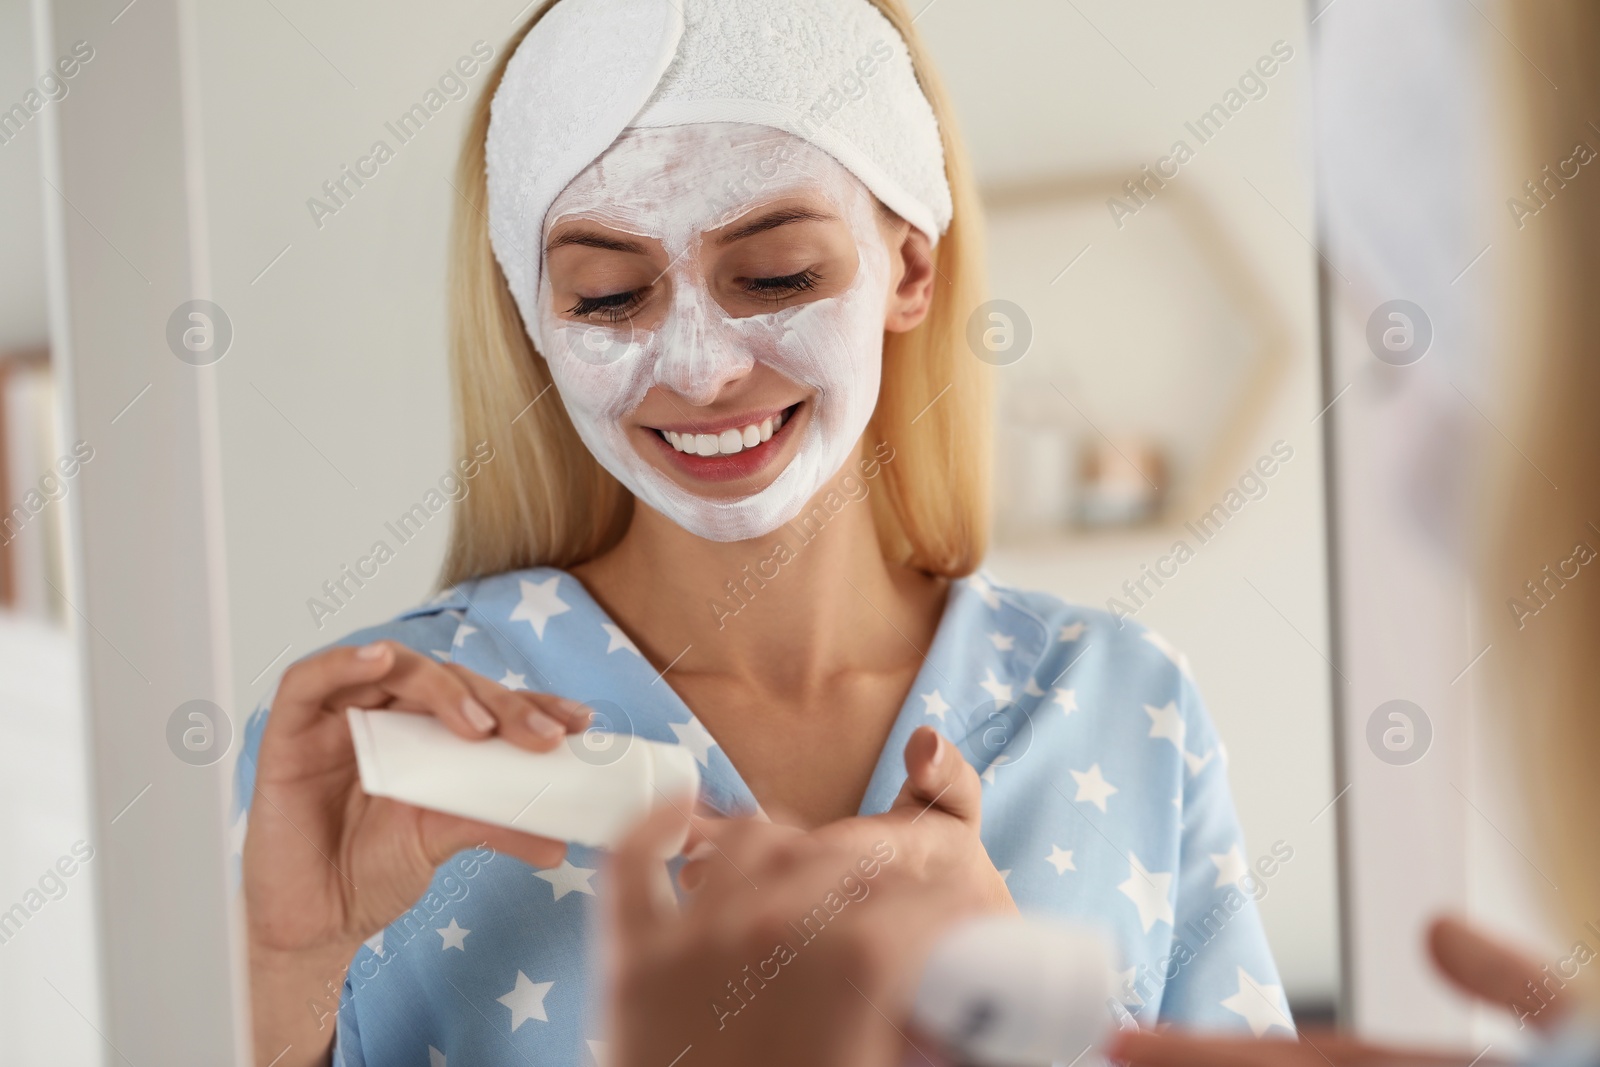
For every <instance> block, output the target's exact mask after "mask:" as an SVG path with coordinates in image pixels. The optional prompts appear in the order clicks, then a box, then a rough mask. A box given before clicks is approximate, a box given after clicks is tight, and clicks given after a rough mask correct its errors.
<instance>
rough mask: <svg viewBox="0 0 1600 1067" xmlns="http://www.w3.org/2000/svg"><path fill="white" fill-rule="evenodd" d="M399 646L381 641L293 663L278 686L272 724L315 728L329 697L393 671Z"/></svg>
mask: <svg viewBox="0 0 1600 1067" xmlns="http://www.w3.org/2000/svg"><path fill="white" fill-rule="evenodd" d="M396 647H397V646H395V645H393V644H391V643H389V642H387V641H378V642H374V643H373V644H370V645H362V646H360V647H359V648H349V647H341V648H332V649H329V650H327V651H326V652H321V653H318V654H317V655H315V656H309V657H307V658H306V659H303V660H300V661H298V662H296V663H292V664H290V665H289V667H288V669H287V670H285V671H284V672H283V679H282V680H281V681H280V682H279V683H278V693H277V697H276V698H275V699H274V701H273V709H272V717H271V720H270V721H271V722H272V723H273V724H275V728H276V729H277V730H278V731H280V732H281V731H285V730H287V731H290V732H299V730H301V729H304V728H306V727H310V726H314V725H315V724H316V723H318V722H320V721H321V719H322V716H323V705H324V702H325V700H326V698H327V697H328V695H329V694H331V693H336V692H338V691H339V690H341V689H352V688H356V687H360V686H366V685H372V684H375V683H377V682H378V681H379V680H380V679H381V678H383V677H384V676H385V675H387V674H388V673H389V672H390V671H391V670H393V669H394V658H395V650H396Z"/></svg>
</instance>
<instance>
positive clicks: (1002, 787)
mask: <svg viewBox="0 0 1600 1067" xmlns="http://www.w3.org/2000/svg"><path fill="white" fill-rule="evenodd" d="M378 638H387V639H390V640H393V641H397V642H400V643H401V644H404V645H406V646H408V647H411V648H414V649H417V650H419V651H424V652H431V653H433V654H435V655H437V656H438V657H439V658H440V659H443V660H445V661H447V662H454V663H459V664H462V665H464V666H466V667H468V668H470V669H472V670H474V671H476V672H478V673H479V674H482V675H483V676H485V677H487V678H492V679H498V680H499V681H500V682H501V684H502V685H506V686H508V687H514V688H519V689H523V688H526V689H532V690H535V691H539V692H552V693H556V694H558V695H561V696H566V697H571V698H574V699H576V700H581V701H584V702H590V703H593V702H601V701H603V702H605V703H606V704H608V705H610V707H609V709H607V710H606V714H607V717H608V723H609V722H611V720H613V719H615V720H617V721H616V722H614V723H612V725H614V726H615V728H616V729H618V730H620V731H622V732H632V733H635V734H638V735H639V736H642V737H647V738H650V739H651V740H655V741H662V742H667V743H674V744H681V745H683V746H685V747H686V748H688V749H690V750H691V751H692V752H693V753H694V756H695V759H696V760H697V761H698V762H699V763H700V765H701V767H702V772H703V777H704V789H703V791H702V800H703V801H704V802H705V803H707V804H708V805H709V806H711V807H712V808H714V809H716V810H718V811H722V812H725V813H729V814H750V813H753V812H754V811H756V810H757V805H756V802H755V798H754V797H753V796H752V795H751V794H750V790H749V787H748V786H746V785H745V783H744V780H743V779H742V778H741V777H740V775H739V772H738V770H737V769H736V768H735V767H734V766H733V765H732V763H730V762H729V760H728V758H727V756H726V755H725V754H724V753H723V751H722V749H721V748H720V747H719V746H718V745H717V742H716V738H715V737H713V736H712V734H711V733H710V731H708V730H707V729H706V727H705V726H704V725H703V724H702V723H701V722H700V720H699V719H697V718H695V716H694V715H693V713H692V712H691V711H690V710H689V708H688V707H686V706H685V705H684V703H683V701H682V700H681V699H679V697H678V696H677V694H676V693H675V692H674V691H673V690H672V687H671V685H670V681H669V679H668V678H661V677H660V676H659V675H658V673H657V672H658V670H659V669H660V668H661V667H662V666H665V664H652V663H650V662H649V661H647V660H646V659H645V658H644V657H643V656H642V655H640V654H639V651H638V648H637V647H636V646H635V644H634V642H633V641H632V639H631V638H630V637H629V636H628V635H627V633H626V632H625V631H624V630H623V629H622V628H621V627H620V626H619V625H617V623H616V622H615V621H613V620H612V619H611V618H610V617H608V616H607V615H606V614H605V612H604V611H603V610H602V609H601V608H600V606H599V605H598V604H597V603H595V601H594V599H593V598H592V597H590V596H589V594H588V592H587V591H586V590H585V589H584V588H583V586H582V585H581V584H580V583H579V582H578V581H577V579H575V578H573V577H572V576H571V575H570V574H567V573H566V572H564V571H560V570H556V569H553V568H548V567H541V568H536V569H533V570H526V571H518V572H512V573H509V574H501V575H496V576H493V577H490V578H484V579H479V580H477V581H473V582H469V583H466V584H464V585H463V586H461V587H459V588H456V589H452V590H449V591H447V592H446V593H444V594H442V595H441V596H439V597H436V598H434V600H433V601H431V602H430V603H429V604H427V605H425V606H423V607H420V608H417V609H415V610H413V611H410V612H407V613H405V614H403V615H401V616H400V617H399V618H398V619H396V620H394V621H393V622H390V623H387V624H384V625H382V626H377V627H373V628H371V629H368V630H364V631H362V632H360V633H356V634H352V635H350V636H349V637H348V638H346V639H345V640H344V641H342V642H340V643H341V644H347V645H349V644H361V643H365V642H368V641H372V640H375V639H378ZM926 659H927V662H926V664H925V665H924V666H923V668H922V671H921V674H920V675H919V676H918V678H917V679H916V680H915V682H914V683H913V685H912V687H911V689H910V691H909V693H907V695H906V700H905V704H904V706H903V707H902V708H901V710H900V713H899V716H898V718H897V719H896V721H895V723H894V725H893V728H892V729H891V730H890V732H889V737H888V740H887V742H886V743H885V746H884V749H883V751H882V753H881V754H880V756H879V759H878V762H877V766H876V769H875V770H874V772H873V775H872V779H871V782H870V783H869V785H868V788H867V793H866V797H865V799H864V800H863V802H862V806H861V811H862V813H863V814H873V813H877V812H882V811H884V810H886V809H887V808H888V807H889V805H890V803H891V802H892V801H893V799H894V797H895V794H896V793H897V792H898V791H899V789H900V786H901V784H902V783H903V782H904V779H905V768H904V764H903V762H902V760H901V752H902V750H903V749H904V747H905V743H906V740H907V738H908V737H909V736H910V734H911V732H912V731H913V730H915V729H916V728H917V727H919V726H922V725H931V726H933V727H934V728H935V729H937V730H939V731H940V732H941V733H943V734H944V735H945V736H947V737H949V738H950V739H951V740H952V741H954V742H956V743H957V746H958V748H959V749H960V751H961V752H962V754H963V755H964V756H965V757H966V758H967V759H968V760H969V761H970V762H972V763H973V764H974V766H975V767H976V769H977V770H978V771H979V772H980V775H981V777H982V779H983V783H984V784H983V791H984V792H983V802H984V819H983V842H984V845H985V847H986V848H987V849H988V851H989V855H990V857H991V858H992V859H993V861H994V863H995V866H996V867H997V868H1000V869H1001V870H1003V871H1005V872H1006V883H1007V885H1008V886H1009V887H1010V890H1011V893H1012V895H1013V896H1014V897H1015V898H1016V901H1017V903H1018V905H1019V906H1020V907H1021V908H1022V910H1023V911H1024V912H1037V913H1040V914H1047V915H1054V916H1059V917H1063V918H1068V919H1074V920H1078V921H1083V922H1088V923H1092V924H1094V925H1096V926H1099V927H1100V928H1101V929H1103V930H1104V931H1106V933H1107V934H1108V935H1109V936H1110V938H1111V939H1112V942H1113V944H1115V945H1116V946H1117V952H1118V955H1119V959H1118V960H1117V969H1118V971H1119V972H1120V975H1119V981H1118V989H1119V993H1118V997H1117V1000H1118V1001H1119V1002H1120V1004H1119V1005H1118V1006H1116V1007H1115V1011H1118V1012H1121V1011H1124V1010H1125V1011H1127V1012H1131V1013H1132V1014H1133V1017H1134V1018H1135V1019H1136V1020H1137V1021H1138V1022H1139V1023H1140V1024H1141V1025H1145V1026H1150V1025H1154V1024H1155V1023H1156V1022H1158V1021H1159V1022H1177V1023H1183V1024H1187V1025H1190V1026H1199V1027H1211V1028H1230V1029H1237V1030H1240V1031H1243V1032H1250V1033H1255V1034H1263V1033H1266V1032H1267V1031H1268V1030H1273V1029H1274V1028H1276V1030H1277V1031H1279V1032H1288V1028H1289V1027H1291V1026H1292V1023H1291V1022H1290V1020H1289V1018H1288V1006H1287V1003H1286V1002H1285V1000H1284V997H1283V990H1282V987H1281V984H1280V980H1279V978H1278V972H1277V969H1276V967H1275V966H1274V964H1273V961H1272V956H1271V953H1270V952H1269V950H1268V948H1267V944H1266V938H1265V936H1264V934H1263V933H1262V929H1261V921H1260V917H1259V915H1258V914H1257V912H1256V907H1255V903H1254V901H1252V900H1251V899H1250V896H1249V894H1248V893H1246V892H1244V891H1243V890H1242V886H1248V885H1249V884H1250V880H1249V879H1248V878H1247V877H1246V875H1247V874H1248V873H1249V866H1248V857H1249V856H1250V853H1249V851H1248V850H1247V849H1246V848H1245V846H1244V843H1243V841H1242V838H1241V835H1240V832H1239V826H1238V820H1237V818H1236V816H1235V814H1234V810H1233V801H1232V798H1231V796H1230V794H1229V791H1228V783H1227V765H1226V755H1225V750H1224V749H1223V746H1222V744H1221V741H1220V739H1219V738H1218V737H1217V735H1216V731H1215V729H1214V728H1213V727H1212V725H1211V720H1210V718H1209V716H1208V715H1207V714H1206V711H1205V708H1204V706H1203V705H1202V703H1201V701H1200V697H1199V694H1198V692H1197V691H1196V690H1195V687H1194V683H1193V680H1192V678H1191V677H1190V665H1189V663H1188V660H1187V659H1186V658H1185V657H1184V656H1183V654H1182V653H1181V652H1178V651H1177V650H1176V649H1175V648H1173V647H1172V646H1171V645H1170V644H1169V643H1168V642H1166V641H1165V640H1163V639H1162V638H1160V637H1159V636H1157V635H1154V634H1152V633H1150V632H1149V631H1148V630H1146V629H1144V628H1143V627H1142V626H1140V625H1138V624H1137V623H1135V622H1131V621H1129V622H1125V623H1124V624H1123V625H1122V626H1121V627H1119V626H1118V625H1117V622H1116V620H1114V619H1112V618H1111V617H1110V616H1108V615H1105V614H1104V613H1101V612H1098V611H1094V610H1091V609H1087V608H1082V607H1077V606H1073V605H1069V604H1065V603H1063V602H1061V601H1060V600H1057V599H1056V598H1054V597H1051V596H1048V595H1046V594H1042V593H1030V592H1024V591H1019V590H1016V589H1011V588H1008V587H1006V586H1004V585H1003V584H1001V583H998V582H996V581H994V580H993V579H991V578H987V577H985V576H982V575H974V576H973V577H971V578H967V579H964V580H962V581H958V582H954V583H952V585H951V588H950V596H949V600H948V603H947V604H946V607H945V611H944V616H943V618H942V620H941V622H940V625H939V628H938V631H937V633H936V634H935V636H934V641H933V644H932V646H931V647H930V648H929V649H927V650H926ZM268 702H269V703H270V698H269V701H268ZM619 711H620V713H621V714H620V715H619V714H618V712H619ZM265 720H266V710H265V707H263V708H262V709H259V710H257V712H256V713H255V714H254V715H252V716H251V717H250V720H249V722H248V723H247V724H246V726H245V730H244V747H243V754H242V757H241V759H240V762H239V767H238V773H237V775H236V777H235V814H236V821H235V823H234V827H235V831H234V833H233V834H232V835H231V837H232V839H233V842H234V849H235V864H236V867H235V870H236V871H237V862H238V860H237V853H238V851H239V849H240V847H241V846H242V843H243V835H242V833H240V832H239V831H240V830H241V829H242V828H243V823H244V818H245V816H246V815H247V809H248V801H249V800H250V798H251V796H252V793H253V785H254V779H255V764H254V760H255V754H256V752H257V750H258V748H259V745H260V741H261V731H262V728H263V726H264V725H265ZM995 738H999V740H998V741H995V740H994V739H995ZM602 868H603V862H602V857H601V855H600V854H599V853H598V852H597V851H595V850H593V849H585V848H579V847H573V848H571V849H569V850H568V854H567V857H566V859H565V860H563V861H562V862H561V863H560V864H559V865H558V866H556V867H554V868H551V869H549V870H543V871H534V870H532V869H531V868H529V867H527V866H526V865H525V864H523V863H521V862H520V861H518V860H516V859H513V858H511V857H510V856H504V855H499V854H496V853H493V852H489V851H488V850H481V851H480V850H469V851H467V852H462V853H458V854H457V855H456V856H455V857H452V858H451V859H450V860H449V861H447V862H446V864H445V865H443V866H442V867H441V868H440V869H439V871H438V873H437V874H436V875H435V877H434V880H433V883H432V885H430V886H429V889H428V892H427V893H426V894H425V895H424V896H423V898H422V899H421V900H420V901H419V902H418V903H417V905H416V906H415V907H414V908H413V909H412V910H411V911H410V912H408V913H407V914H405V915H403V916H401V917H400V918H399V919H397V920H396V921H395V922H393V923H391V924H390V925H389V926H388V927H387V928H386V929H385V930H382V931H379V932H378V933H377V934H376V935H374V936H373V937H372V938H371V939H369V940H368V942H367V943H366V944H365V945H363V946H362V947H361V948H360V949H358V950H357V951H356V954H355V957H354V958H353V959H352V961H351V966H350V970H349V975H348V977H347V979H346V982H345V987H344V991H343V995H342V1000H341V1005H340V1010H339V1013H338V1016H337V1019H338V1025H337V1031H336V1033H337V1036H336V1043H335V1058H334V1063H335V1064H336V1065H339V1067H358V1065H360V1067H364V1065H372V1067H378V1065H387V1064H391V1063H428V1064H429V1065H430V1067H434V1065H445V1064H450V1063H454V1064H468V1063H505V1062H518V1061H521V1060H527V1061H529V1062H537V1063H540V1064H558V1065H571V1067H592V1065H593V1064H594V1063H595V1062H596V1059H595V1056H596V1054H597V1053H596V1051H595V1050H603V1047H604V1045H603V1043H604V1041H605V1039H606V1035H605V1033H604V1031H603V1023H602V1016H601V1005H600V1004H599V1003H598V1000H597V998H598V995H599V985H598V983H597V980H596V973H595V966H594V962H593V960H592V958H591V954H590V953H591V951H592V947H593V940H594V934H595V930H594V924H595V922H596V917H597V909H598V907H599V899H600V898H601V897H602V896H604V894H605V892H606V886H605V880H604V874H603V870H602ZM469 935H470V936H469ZM419 937H421V940H420V941H419V940H418V938H419ZM1107 1010H1108V1011H1112V1010H1113V1006H1112V1005H1108V1006H1107Z"/></svg>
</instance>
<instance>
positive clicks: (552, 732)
mask: <svg viewBox="0 0 1600 1067" xmlns="http://www.w3.org/2000/svg"><path fill="white" fill-rule="evenodd" d="M524 721H525V722H527V724H528V729H530V730H532V731H533V732H534V733H536V734H538V735H539V736H540V737H542V738H544V739H545V740H546V741H551V740H554V739H555V738H557V737H563V736H565V735H566V732H567V731H566V730H564V729H562V728H561V724H560V723H558V722H556V721H555V720H554V719H552V718H551V717H550V716H548V715H546V714H545V713H544V712H542V711H530V712H528V717H527V719H526V720H524Z"/></svg>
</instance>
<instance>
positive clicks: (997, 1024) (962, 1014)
mask: <svg viewBox="0 0 1600 1067" xmlns="http://www.w3.org/2000/svg"><path fill="white" fill-rule="evenodd" d="M1116 1000H1117V997H1116V980H1115V976H1114V973H1113V971H1112V969H1111V950H1110V947H1109V945H1108V944H1107V943H1106V940H1105V938H1104V937H1103V936H1102V935H1100V934H1099V933H1098V932H1097V931H1095V930H1092V929H1089V928H1087V927H1082V926H1074V925H1071V924H1067V923H1063V922H1059V921H1056V920H1049V919H1044V918H1040V917H1038V916H1032V917H1023V916H1020V915H984V916H979V917H975V918H972V919H968V920H966V921H964V922H962V923H959V924H958V925H956V926H954V927H952V928H951V929H950V931H949V932H948V933H946V934H945V935H944V936H943V937H941V938H940V939H939V941H938V943H937V944H936V945H935V946H934V949H933V953H932V954H931V955H930V956H929V957H928V961H927V963H925V964H924V965H923V968H922V980H921V984H920V985H919V986H918V988H917V995H916V1000H915V1002H914V1004H913V1007H912V1019H913V1020H914V1021H915V1023H916V1025H917V1029H918V1030H920V1031H922V1032H923V1033H926V1034H929V1035H931V1036H933V1037H935V1038H937V1039H939V1040H940V1041H941V1042H942V1043H943V1044H944V1046H945V1048H946V1050H948V1051H949V1052H951V1053H952V1054H954V1056H955V1058H956V1061H957V1062H960V1063H971V1064H981V1065H983V1067H1039V1065H1041V1064H1050V1063H1054V1064H1065V1063H1080V1062H1081V1063H1093V1062H1097V1061H1096V1060H1095V1059H1094V1058H1093V1057H1091V1058H1089V1059H1086V1060H1085V1059H1081V1057H1083V1056H1084V1054H1085V1053H1086V1052H1088V1051H1089V1050H1090V1049H1092V1048H1097V1047H1098V1046H1099V1045H1101V1044H1102V1043H1103V1042H1104V1041H1105V1039H1106V1037H1107V1036H1108V1034H1109V1033H1110V1032H1111V1031H1112V1030H1113V1029H1115V1028H1116V1019H1115V1016H1114V1014H1113V1012H1112V1011H1111V1010H1110V1009H1111V1005H1112V1004H1114V1003H1116Z"/></svg>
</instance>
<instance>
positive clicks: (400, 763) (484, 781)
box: [345, 708, 700, 855]
mask: <svg viewBox="0 0 1600 1067" xmlns="http://www.w3.org/2000/svg"><path fill="white" fill-rule="evenodd" d="M345 714H346V716H347V717H348V718H349V720H350V735H351V737H352V738H353V739H354V741H355V748H356V767H357V769H358V770H359V771H360V774H361V788H362V789H364V790H365V791H366V792H367V793H369V794H371V795H372V796H377V797H390V798H393V799H395V800H400V801H404V802H405V803H407V804H414V805H416V806H417V807H419V808H431V809H433V810H435V811H442V812H447V813H449V814H451V815H460V816H462V817H463V818H467V819H477V820H480V821H482V822H487V823H494V824H496V825H499V826H508V827H510V828H511V829H513V830H521V831H523V832H524V833H530V834H538V835H539V836H541V837H550V838H555V839H557V840H560V841H570V842H573V843H575V844H579V845H589V846H592V847H596V848H610V847H611V846H613V845H615V844H616V843H617V842H618V841H620V840H621V839H622V837H623V835H625V834H626V833H627V832H628V831H629V830H630V829H632V828H633V827H634V825H635V824H637V823H638V822H639V820H641V819H643V818H644V817H645V815H647V814H648V813H649V812H650V810H651V809H652V808H653V807H656V806H658V805H661V804H666V803H667V802H668V801H669V800H670V801H671V802H672V803H674V804H682V803H683V802H684V798H686V797H692V796H694V795H696V794H698V792H699V790H700V767H699V765H698V764H697V763H696V762H695V758H694V753H692V752H691V751H689V750H688V749H686V748H684V747H683V746H681V745H669V744H662V743H660V742H657V741H647V740H645V739H643V738H640V737H634V736H631V735H629V734H615V733H609V732H606V731H601V730H587V731H584V732H583V733H579V734H572V735H569V736H568V737H567V739H566V741H565V742H564V743H563V744H561V745H558V746H557V747H556V748H555V749H554V750H552V751H550V752H529V751H528V750H527V749H523V748H518V747H517V746H515V745H513V744H512V743H511V742H509V741H507V740H505V739H504V738H500V737H489V738H486V739H484V740H482V741H469V740H466V739H465V738H461V737H457V736H456V735H455V734H453V733H451V732H450V730H449V728H448V727H446V726H445V725H444V724H443V723H441V722H440V721H439V720H438V719H435V718H434V717H433V716H431V715H419V714H413V713H411V712H403V711H369V710H365V709H362V708H349V709H347V710H346V712H345ZM685 814H688V809H687V808H686V809H685ZM684 835H685V837H687V835H688V826H687V825H685V827H684ZM682 847H683V840H682V839H680V840H678V841H677V842H676V843H675V845H674V847H673V850H672V854H674V855H675V854H676V853H677V851H678V850H679V849H681V848H682Z"/></svg>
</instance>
